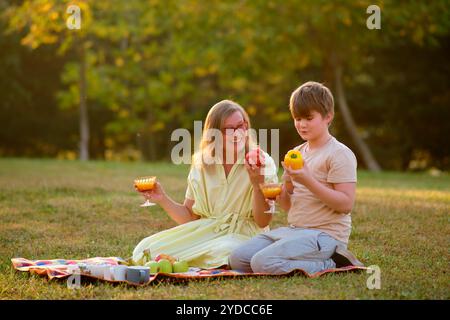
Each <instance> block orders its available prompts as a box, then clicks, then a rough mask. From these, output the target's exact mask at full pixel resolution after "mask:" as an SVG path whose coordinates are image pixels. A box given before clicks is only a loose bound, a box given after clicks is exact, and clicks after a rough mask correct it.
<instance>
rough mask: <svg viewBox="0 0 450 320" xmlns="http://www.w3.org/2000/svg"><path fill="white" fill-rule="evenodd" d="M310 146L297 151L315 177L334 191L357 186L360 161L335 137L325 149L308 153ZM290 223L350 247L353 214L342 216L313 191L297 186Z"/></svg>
mask: <svg viewBox="0 0 450 320" xmlns="http://www.w3.org/2000/svg"><path fill="white" fill-rule="evenodd" d="M307 144H308V143H307V142H305V143H303V144H301V145H300V146H298V147H296V148H295V149H296V150H299V151H300V152H301V154H302V156H303V159H304V160H305V162H306V164H307V165H308V168H309V170H310V172H311V174H312V175H313V176H314V178H316V179H317V180H318V181H319V182H320V183H322V184H323V185H325V186H326V187H328V188H330V189H332V188H333V187H332V184H334V183H345V182H356V166H357V163H356V157H355V155H354V154H353V152H352V151H351V150H350V149H349V148H348V147H347V146H345V145H344V144H342V143H340V142H339V141H337V140H336V138H334V137H331V139H330V140H329V141H328V142H327V143H326V144H325V145H324V146H322V147H321V148H319V149H317V150H312V151H308V150H307ZM293 185H294V193H293V194H292V195H291V208H290V210H289V213H288V223H289V224H290V225H293V226H295V227H300V228H308V229H316V230H320V231H323V232H326V233H328V234H329V235H331V236H332V237H333V238H335V239H337V240H339V241H342V242H344V243H348V239H349V237H350V232H351V224H352V219H351V215H350V212H349V213H339V212H336V211H334V210H333V209H331V208H330V207H328V206H327V205H326V204H325V203H323V202H322V201H321V200H319V199H318V198H317V197H316V196H315V195H314V194H313V193H312V192H311V191H309V189H307V188H306V187H305V186H303V185H302V184H300V183H297V182H294V181H293Z"/></svg>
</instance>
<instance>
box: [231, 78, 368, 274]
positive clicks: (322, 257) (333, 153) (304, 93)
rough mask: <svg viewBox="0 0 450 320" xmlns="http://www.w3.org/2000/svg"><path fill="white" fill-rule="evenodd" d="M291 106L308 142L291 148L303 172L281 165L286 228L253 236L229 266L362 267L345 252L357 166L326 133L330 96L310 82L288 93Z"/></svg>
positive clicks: (269, 269)
mask: <svg viewBox="0 0 450 320" xmlns="http://www.w3.org/2000/svg"><path fill="white" fill-rule="evenodd" d="M289 108H290V111H291V114H292V117H293V118H294V124H295V128H296V129H297V132H298V134H299V135H300V137H301V138H302V139H303V140H305V141H306V142H305V143H303V144H301V145H300V146H298V147H296V148H295V149H296V150H299V151H300V152H301V154H302V156H303V159H304V166H303V168H302V169H299V170H295V171H294V170H291V169H290V168H287V167H286V166H285V165H284V163H282V164H283V168H284V174H283V181H284V184H283V191H282V193H281V195H280V197H279V199H278V201H279V204H280V206H281V207H282V208H283V210H285V211H287V212H288V223H289V227H281V228H277V229H274V230H271V231H269V232H266V233H263V234H259V235H257V236H256V237H254V238H252V239H251V240H249V241H248V242H246V243H245V244H244V245H242V246H241V247H239V248H237V249H236V250H234V251H233V252H232V254H231V255H230V257H229V262H230V266H231V268H233V269H238V270H243V271H246V272H263V273H272V274H281V273H288V272H290V271H292V270H295V269H302V270H304V271H306V272H308V273H310V274H312V273H316V272H320V271H323V270H325V269H330V268H336V267H338V268H339V267H344V266H350V265H356V266H363V264H362V263H361V262H359V261H358V260H357V259H356V258H355V257H354V256H353V255H352V254H351V253H350V251H348V250H347V243H348V239H349V236H350V231H351V216H350V212H351V210H352V208H353V204H354V200H355V191H356V165H357V164H356V158H355V155H354V154H353V152H352V151H351V150H350V149H349V148H348V147H346V146H345V145H344V144H342V143H340V142H339V141H337V140H336V139H335V138H334V137H333V136H331V134H330V133H329V131H328V127H329V126H330V124H331V122H332V120H333V117H334V99H333V95H332V94H331V92H330V90H329V89H328V88H327V87H325V86H324V85H322V84H320V83H317V82H312V81H310V82H307V83H305V84H303V85H302V86H300V87H299V88H297V89H296V90H295V91H294V92H293V93H292V95H291V99H290V106H289Z"/></svg>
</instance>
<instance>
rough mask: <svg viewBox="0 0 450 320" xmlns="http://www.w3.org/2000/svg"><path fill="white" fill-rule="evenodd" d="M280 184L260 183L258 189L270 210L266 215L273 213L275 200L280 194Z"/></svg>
mask: <svg viewBox="0 0 450 320" xmlns="http://www.w3.org/2000/svg"><path fill="white" fill-rule="evenodd" d="M281 186H282V184H281V183H261V184H260V185H259V187H260V188H261V191H262V193H263V195H264V198H266V199H267V200H268V202H269V206H270V209H269V210H268V211H264V212H266V213H272V214H273V213H275V199H276V198H277V196H279V195H280V194H281Z"/></svg>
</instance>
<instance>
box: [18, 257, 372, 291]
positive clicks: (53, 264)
mask: <svg viewBox="0 0 450 320" xmlns="http://www.w3.org/2000/svg"><path fill="white" fill-rule="evenodd" d="M11 262H12V265H13V268H14V269H16V270H18V271H23V272H30V273H31V274H33V273H34V274H38V275H41V276H47V277H48V279H50V280H51V279H54V278H57V279H62V278H66V277H69V276H71V275H73V274H74V270H75V269H76V268H74V267H76V266H77V265H79V264H87V265H110V266H116V265H120V264H123V263H125V260H124V259H123V258H120V257H95V258H88V259H83V260H67V259H53V260H28V259H24V258H13V259H11ZM361 270H367V268H366V267H356V266H349V267H345V268H336V269H327V270H324V271H321V272H317V273H314V274H309V273H307V272H305V271H304V270H300V269H299V270H294V271H292V272H289V273H286V274H270V273H246V272H241V271H238V270H230V269H228V268H226V266H224V267H221V268H216V269H200V268H192V267H190V268H189V271H188V272H183V273H156V274H151V275H150V278H149V280H148V281H147V282H145V283H143V284H138V283H134V282H128V281H114V280H106V279H103V278H99V277H93V276H91V275H87V274H82V273H81V274H80V275H81V276H82V277H88V278H96V279H99V280H102V281H107V282H116V283H117V282H125V283H128V284H130V285H134V286H145V285H148V284H151V283H155V282H159V281H189V280H198V279H205V278H227V277H231V278H234V277H258V276H292V275H295V274H299V275H304V276H306V277H308V278H317V277H320V276H322V275H325V274H329V273H337V272H350V271H353V272H355V271H361Z"/></svg>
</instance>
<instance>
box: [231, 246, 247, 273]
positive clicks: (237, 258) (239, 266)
mask: <svg viewBox="0 0 450 320" xmlns="http://www.w3.org/2000/svg"><path fill="white" fill-rule="evenodd" d="M247 260H248V259H246V254H245V250H243V249H241V248H236V249H234V250H233V251H232V252H231V254H230V256H229V257H228V263H229V265H230V267H231V269H234V270H247V269H248V264H249V261H247Z"/></svg>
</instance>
